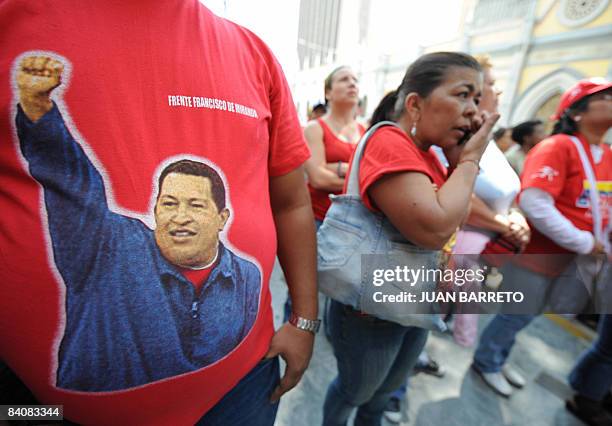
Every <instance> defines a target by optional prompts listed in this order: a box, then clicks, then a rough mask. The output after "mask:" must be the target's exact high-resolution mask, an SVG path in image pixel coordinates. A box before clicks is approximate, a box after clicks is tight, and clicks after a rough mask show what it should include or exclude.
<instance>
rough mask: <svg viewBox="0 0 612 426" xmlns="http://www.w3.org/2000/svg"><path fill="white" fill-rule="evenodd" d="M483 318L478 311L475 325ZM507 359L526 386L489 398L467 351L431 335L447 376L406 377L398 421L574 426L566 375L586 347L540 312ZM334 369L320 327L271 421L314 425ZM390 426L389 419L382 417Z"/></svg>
mask: <svg viewBox="0 0 612 426" xmlns="http://www.w3.org/2000/svg"><path fill="white" fill-rule="evenodd" d="M271 288H272V297H273V304H274V312H275V322H276V323H277V324H280V321H281V315H282V304H283V303H284V300H285V298H286V287H285V284H284V281H283V278H282V273H281V272H280V268H278V265H277V267H276V268H275V271H274V274H273V276H272V280H271ZM488 320H489V317H488V316H484V315H483V316H482V318H481V322H480V327H481V329H482V327H483V326H484V325H486V323H487V321H488ZM517 340H518V341H517V345H516V346H515V349H514V351H513V352H512V354H511V357H510V362H511V363H513V364H514V365H515V366H517V368H518V369H519V370H521V371H522V372H523V373H524V374H525V376H526V377H527V378H528V384H527V386H526V387H525V389H523V390H521V391H517V392H516V393H515V394H514V395H513V396H512V397H511V398H510V399H504V398H502V397H498V396H496V395H495V394H494V393H493V392H492V391H490V390H489V389H488V388H487V387H486V385H484V384H483V382H482V381H481V379H480V378H479V377H478V376H476V375H475V374H474V373H472V372H471V371H470V370H469V365H470V363H471V356H472V350H471V349H466V348H462V347H460V346H458V345H456V344H454V343H453V340H452V337H451V336H450V335H447V334H431V335H430V338H429V340H428V342H427V350H428V352H429V354H430V355H431V356H432V357H433V358H434V359H436V360H437V361H438V362H439V363H440V364H441V365H443V366H444V367H445V368H446V370H447V374H446V376H445V377H444V378H442V379H438V378H435V377H431V376H426V375H424V374H419V375H417V376H414V377H413V378H412V379H411V381H410V386H409V391H408V399H407V410H405V412H404V421H403V422H402V423H401V424H402V425H403V426H407V425H418V426H429V425H432V426H435V425H445V426H453V425H461V426H466V425H469V426H478V425H482V426H491V425H517V426H518V425H521V426H523V425H530V426H532V425H533V426H547V425H555V426H557V425H559V426H570V425H576V426H578V425H581V424H582V423H581V422H579V421H578V420H576V419H575V418H574V417H572V415H571V414H569V413H568V412H567V411H566V410H565V408H564V401H563V398H564V397H565V396H567V395H569V392H570V391H569V388H568V387H567V385H566V380H565V378H566V376H567V374H568V372H569V371H570V369H571V367H572V365H573V363H574V360H575V359H576V358H577V356H578V355H579V354H580V353H581V352H582V350H583V349H584V348H585V347H586V346H587V342H586V341H584V340H581V339H578V338H575V337H573V336H571V335H570V334H568V333H567V332H566V331H565V330H563V329H562V328H560V327H559V326H558V325H557V324H555V323H553V322H552V321H551V320H549V319H548V318H545V317H540V318H539V319H537V320H536V321H534V323H532V324H531V325H530V326H529V327H528V328H527V329H526V330H524V331H523V332H522V333H521V334H520V335H519V336H518V339H517ZM335 375H336V362H335V359H334V357H333V354H332V351H331V346H330V344H329V343H328V342H327V340H326V339H325V337H324V335H323V333H319V335H318V336H317V339H316V343H315V351H314V356H313V359H312V362H311V364H310V368H309V369H308V370H307V372H306V374H305V376H304V378H303V380H302V382H301V383H300V385H299V386H298V387H297V388H296V389H294V390H293V391H291V392H290V393H289V394H288V395H286V396H285V397H283V399H282V402H281V405H280V409H279V415H278V417H277V421H276V424H277V425H278V426H316V425H320V424H321V419H322V406H323V400H324V396H325V391H326V389H327V385H328V384H329V382H330V381H331V380H332V379H333V378H334V377H335ZM387 424H388V425H390V424H391V423H387Z"/></svg>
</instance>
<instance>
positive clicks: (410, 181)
mask: <svg viewBox="0 0 612 426" xmlns="http://www.w3.org/2000/svg"><path fill="white" fill-rule="evenodd" d="M498 118H499V115H498V114H494V115H491V116H489V117H488V118H487V119H486V120H485V122H484V124H483V125H482V126H481V127H480V129H479V130H478V132H476V134H475V135H474V136H472V138H471V139H470V140H469V141H468V142H467V143H466V144H465V146H464V147H461V152H460V153H459V154H458V155H457V158H458V159H457V162H456V167H455V169H454V171H453V173H452V174H451V175H450V177H449V178H448V180H447V181H446V182H445V183H444V185H442V187H441V188H440V189H439V190H438V191H437V192H436V191H435V190H434V188H433V186H432V184H431V181H430V180H429V178H428V177H427V176H426V175H425V174H422V173H417V172H406V173H394V174H390V175H387V176H384V177H382V178H381V179H379V180H378V181H376V182H375V183H374V184H372V186H371V187H370V189H369V195H370V197H371V199H372V200H373V201H374V202H375V203H376V205H377V206H378V208H379V209H380V210H382V212H383V213H384V214H385V215H386V216H387V217H388V218H389V220H390V221H391V223H392V224H393V225H394V226H395V227H396V228H397V229H398V230H399V231H400V232H401V233H402V235H403V236H404V237H406V239H408V240H409V241H411V242H412V243H414V244H416V245H418V246H420V247H424V248H430V249H441V248H442V247H443V246H444V244H446V242H447V241H448V240H449V238H450V237H451V236H452V234H453V233H454V232H455V231H456V230H457V227H458V226H459V225H460V224H461V222H462V221H463V220H464V218H465V216H466V215H467V212H468V207H469V203H470V200H471V198H472V191H473V188H474V182H475V180H476V175H477V174H478V170H479V166H478V162H479V161H480V157H481V156H482V154H483V152H484V149H485V147H486V144H487V143H488V136H489V133H490V132H491V129H492V127H493V125H494V124H495V122H496V121H497V119H498ZM449 161H450V159H449ZM451 164H452V163H451Z"/></svg>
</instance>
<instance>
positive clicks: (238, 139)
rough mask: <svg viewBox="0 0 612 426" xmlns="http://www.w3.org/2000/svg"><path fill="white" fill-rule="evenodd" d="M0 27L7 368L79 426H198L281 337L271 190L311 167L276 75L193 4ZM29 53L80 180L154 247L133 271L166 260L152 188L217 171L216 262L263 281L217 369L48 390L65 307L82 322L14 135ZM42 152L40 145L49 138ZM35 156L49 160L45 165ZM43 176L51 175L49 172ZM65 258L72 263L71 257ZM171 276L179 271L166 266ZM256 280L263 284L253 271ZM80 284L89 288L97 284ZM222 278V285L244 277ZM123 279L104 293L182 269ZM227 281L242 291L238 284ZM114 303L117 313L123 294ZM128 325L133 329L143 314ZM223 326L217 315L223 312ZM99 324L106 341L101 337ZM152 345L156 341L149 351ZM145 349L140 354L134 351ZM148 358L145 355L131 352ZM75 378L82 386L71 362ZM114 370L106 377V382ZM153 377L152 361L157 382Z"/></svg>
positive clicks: (0, 309) (63, 10)
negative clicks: (188, 168)
mask: <svg viewBox="0 0 612 426" xmlns="http://www.w3.org/2000/svg"><path fill="white" fill-rule="evenodd" d="M0 27H2V28H3V31H2V33H3V34H2V39H1V41H0V58H1V60H0V64H1V65H0V82H1V83H2V84H1V85H0V106H1V108H2V114H1V117H2V118H1V120H0V140H2V141H3V143H0V188H1V189H0V211H2V215H1V216H0V230H1V231H0V282H1V283H2V284H1V285H0V359H2V360H3V361H4V362H6V363H7V364H8V365H9V366H10V367H11V368H12V369H13V370H14V371H15V372H16V373H17V374H18V375H19V376H20V377H21V379H22V380H23V381H24V382H25V383H26V384H27V385H28V387H29V388H30V389H31V390H32V391H33V392H34V394H35V395H36V396H37V398H38V399H39V400H40V401H41V402H42V403H45V404H63V405H64V415H65V416H66V418H68V419H70V420H72V421H74V422H78V423H85V424H112V423H116V421H117V419H121V422H122V423H125V424H151V425H153V424H193V423H194V422H196V421H197V420H198V419H199V418H201V417H202V415H203V414H204V413H206V412H207V411H208V410H209V409H210V407H212V406H213V405H214V404H215V403H216V402H217V401H219V399H220V398H221V397H222V396H223V395H224V394H226V393H227V392H228V391H229V390H230V389H231V388H232V387H233V386H235V384H236V383H238V381H239V380H240V379H241V378H242V377H244V376H245V375H246V374H247V373H248V372H249V371H250V370H251V369H252V368H253V367H254V366H255V365H256V364H257V363H258V362H259V361H260V360H261V358H262V357H263V356H264V355H265V353H266V352H267V350H268V347H269V343H270V339H271V337H272V335H273V332H274V329H273V321H272V310H271V296H270V291H269V288H268V282H269V278H270V274H271V271H272V267H273V264H274V258H275V254H276V231H275V227H274V222H273V217H272V211H271V209H270V202H269V191H268V188H269V180H270V177H273V176H280V175H283V174H286V173H288V172H290V171H292V170H294V169H295V168H297V167H298V166H299V165H300V164H302V163H303V162H304V161H305V160H306V159H307V158H308V157H309V151H308V148H307V146H306V144H305V142H304V139H303V134H302V132H301V129H300V125H299V121H298V118H297V115H296V112H295V108H294V103H293V100H292V98H291V95H290V91H289V88H288V85H287V83H286V80H285V78H284V75H283V73H282V70H281V67H280V65H279V64H278V63H277V61H276V59H275V58H274V56H273V55H272V53H271V52H270V50H269V49H268V48H267V47H266V46H265V45H264V43H263V42H262V41H261V40H259V39H258V38H257V37H256V36H255V35H253V34H252V33H250V32H249V31H248V30H246V29H244V28H242V27H240V26H238V25H236V24H234V23H231V22H229V21H226V20H224V19H221V18H218V17H216V16H215V15H213V14H212V13H211V12H210V11H209V10H208V9H206V8H205V7H204V6H203V5H202V4H200V2H198V1H196V0H187V1H186V0H180V1H179V0H166V1H153V2H129V1H124V2H82V1H76V0H57V1H55V2H53V4H52V5H49V4H47V3H44V2H20V1H12V0H7V1H4V2H3V3H2V6H1V7H0ZM30 54H31V55H40V56H47V57H51V58H54V59H55V60H57V61H59V62H61V63H62V64H63V66H64V72H63V75H62V84H61V86H60V87H58V88H57V89H55V90H54V91H53V92H52V95H51V97H52V99H53V100H54V101H55V103H56V104H57V106H58V108H59V111H60V112H61V116H62V117H63V119H64V121H65V123H66V127H67V128H68V129H69V132H70V134H72V136H73V137H74V139H75V140H76V142H77V146H78V147H80V148H77V150H76V151H79V152H80V154H78V153H77V154H78V155H80V158H81V159H84V158H87V159H88V161H89V162H90V163H91V164H90V167H89V169H88V170H89V171H95V172H96V173H97V174H98V176H101V178H102V179H101V180H99V182H97V184H101V183H103V184H104V191H105V197H102V198H101V199H97V200H94V201H95V202H96V203H100V202H101V200H102V199H103V198H105V202H106V204H107V205H108V209H110V210H109V211H110V212H112V216H114V217H116V218H122V219H121V223H122V224H125V225H126V227H128V226H133V227H138V229H139V230H141V235H140V234H139V235H131V234H128V235H119V234H117V235H116V236H117V238H118V239H121V240H126V241H127V242H129V243H130V244H132V245H137V244H139V241H140V240H137V239H138V238H141V239H143V241H144V239H147V241H148V242H149V244H150V245H149V248H150V250H149V251H147V252H144V251H143V252H142V253H133V256H134V257H133V259H134V260H135V261H136V262H142V261H143V259H144V258H148V257H155V258H156V259H157V261H159V262H161V263H163V259H162V257H161V256H160V255H159V252H157V251H156V248H155V241H154V240H153V239H152V237H151V235H152V233H153V228H154V220H153V218H154V217H155V212H154V211H153V207H154V205H155V203H156V199H155V196H156V193H157V189H158V188H157V178H158V175H159V172H160V170H161V169H162V168H163V166H165V165H166V164H168V163H169V162H170V161H174V160H177V159H185V158H188V159H191V160H194V161H198V162H203V163H207V164H209V165H212V167H213V168H215V169H216V170H217V171H219V173H220V175H221V177H222V179H223V182H224V184H225V191H226V201H227V202H226V207H227V208H228V210H229V219H228V220H227V223H226V224H225V226H224V228H223V231H222V232H221V234H220V239H221V241H222V243H223V244H224V247H225V248H226V249H227V250H226V251H225V252H224V253H226V254H227V256H228V257H227V259H228V262H229V260H232V259H233V261H235V262H238V263H237V264H240V265H243V266H244V265H247V266H249V265H250V266H249V268H250V269H248V268H246V267H245V268H246V269H244V271H247V270H248V271H250V272H249V273H251V275H252V276H254V275H257V276H258V277H259V278H258V280H259V281H260V285H258V286H257V287H258V288H259V289H260V290H258V291H259V294H258V295H256V297H258V305H257V304H256V305H255V306H256V307H257V306H258V312H257V313H256V319H255V320H254V324H253V325H252V327H251V328H250V329H249V330H247V334H246V335H245V337H244V339H243V340H242V341H241V342H240V343H239V344H237V346H235V347H234V349H233V350H231V351H230V352H229V353H227V355H225V356H224V357H223V358H221V359H219V360H218V361H216V362H214V363H212V364H210V365H207V366H204V367H202V368H197V367H195V369H193V370H191V371H187V372H185V373H183V374H179V375H174V376H170V377H166V378H162V379H159V380H154V381H152V382H150V383H145V384H144V385H140V386H136V387H133V388H127V389H119V390H116V391H109V392H88V391H84V392H81V391H74V390H68V389H63V388H60V387H58V386H56V380H58V377H57V375H58V363H59V362H61V354H60V355H58V352H59V348H60V346H61V343H62V339H63V337H64V336H63V335H64V331H65V329H66V327H67V326H68V325H69V321H70V315H73V316H75V315H76V314H75V312H76V313H78V310H79V309H85V310H86V309H88V307H87V306H86V304H82V305H78V304H73V305H72V308H74V311H75V312H73V313H69V312H67V308H66V306H67V301H66V300H67V299H66V294H67V292H68V291H67V287H66V286H67V285H68V284H67V283H68V282H69V281H70V280H71V279H72V277H71V276H69V275H64V274H63V273H60V272H58V271H61V268H59V267H58V266H57V263H58V262H59V258H58V257H56V250H58V252H59V251H61V249H62V247H60V246H56V244H55V243H56V242H57V241H55V240H53V232H52V231H50V225H49V221H48V215H47V213H48V211H47V210H48V209H49V207H48V206H47V207H46V204H45V203H46V202H49V200H48V199H46V198H45V195H44V194H45V192H44V191H46V190H47V189H48V188H45V187H44V184H43V183H41V181H40V180H39V179H41V178H40V176H38V177H35V176H33V175H32V173H31V171H30V170H31V168H32V167H34V166H36V167H40V165H35V164H34V163H33V162H32V161H31V160H29V159H28V158H25V157H24V154H23V147H21V146H20V140H19V138H18V136H17V130H18V128H17V127H18V126H17V125H16V124H15V118H16V115H17V108H16V104H17V102H18V96H17V89H16V86H15V80H14V77H15V75H16V73H17V72H18V65H19V62H20V59H21V58H23V57H25V56H28V55H30ZM60 133H61V132H60ZM38 142H41V145H43V148H45V147H44V142H45V141H38ZM54 142H55V141H54ZM50 143H51V142H50ZM76 151H75V152H76ZM75 155H76V154H75ZM39 158H40V159H42V160H43V161H45V157H44V156H40V157H39ZM47 166H50V167H51V168H53V164H47ZM94 178H95V176H93V175H88V174H87V173H85V174H77V175H74V176H66V179H62V178H61V177H59V179H57V180H56V182H57V183H58V185H59V186H58V188H60V189H58V188H51V190H56V191H60V192H61V191H64V190H65V191H72V193H73V194H75V193H76V194H77V195H76V196H74V197H73V198H72V199H69V198H65V200H68V201H70V202H72V203H73V204H72V205H73V206H77V207H78V206H79V201H78V199H79V196H78V191H77V189H75V188H74V187H73V188H64V187H62V186H61V185H63V183H62V182H71V181H72V180H73V179H81V180H83V181H85V180H88V179H89V180H91V179H94ZM94 180H95V179H94ZM90 201H91V200H90ZM102 201H104V200H102ZM85 207H86V206H85V204H83V208H84V209H85ZM49 213H50V212H49ZM90 219H91V218H90V217H88V216H87V215H86V214H82V215H81V214H79V213H78V212H77V213H76V214H74V212H72V211H71V212H66V220H67V221H75V222H71V223H76V224H77V225H79V226H80V224H81V223H82V222H87V221H90ZM180 232H183V236H181V235H178V236H174V237H173V238H176V239H181V238H184V234H187V231H184V230H183V231H180ZM80 237H81V238H80V239H81V240H82V242H79V241H78V239H77V238H75V239H73V240H74V241H76V242H77V243H78V244H97V243H98V242H99V241H101V239H102V237H104V236H103V235H98V234H97V233H92V234H87V235H82V236H80ZM73 240H71V241H73ZM105 241H106V240H105ZM117 242H118V240H114V241H111V243H112V244H116V243H117ZM59 243H61V241H59ZM60 245H61V244H60ZM80 247H83V246H80ZM71 249H73V250H75V253H77V254H78V247H71ZM230 252H231V254H230ZM128 254H129V253H128ZM98 255H99V256H100V257H99V259H100V260H101V261H105V262H106V261H108V259H109V258H110V257H109V256H111V257H112V256H113V255H114V253H112V251H108V247H104V246H103V247H101V250H100V251H99V254H98ZM64 260H66V262H67V263H70V261H71V259H70V258H65V259H64ZM118 260H120V261H121V262H122V263H121V267H119V266H118V267H117V268H118V269H117V271H116V272H117V274H122V272H123V271H122V270H121V268H123V267H125V268H131V267H132V265H130V263H129V262H127V261H125V260H122V259H118ZM228 264H231V262H230V263H228ZM94 266H95V265H94ZM168 268H170V269H172V268H171V265H170V266H168V265H167V264H166V269H168ZM253 270H255V271H259V274H252V272H253ZM86 272H87V271H85V273H84V274H82V277H83V279H84V280H96V279H97V278H96V277H95V276H92V275H91V274H87V273H86ZM228 272H229V274H228V276H230V277H233V278H235V276H237V275H236V274H231V272H232V271H231V270H229V271H227V270H226V273H228ZM123 276H124V277H125V278H124V280H125V281H124V282H123V281H122V280H119V281H117V282H112V283H110V282H109V283H107V284H109V285H111V284H112V286H114V287H116V288H125V289H126V290H130V284H131V283H132V282H136V281H138V280H143V279H145V278H150V279H151V282H152V283H153V282H156V284H151V286H154V285H155V286H157V287H156V289H157V290H158V291H160V294H162V293H161V289H162V287H161V286H160V285H159V284H160V283H164V282H167V281H166V280H168V279H171V280H174V281H176V280H180V277H181V275H180V273H179V272H178V270H177V273H176V274H174V273H166V274H165V275H164V276H160V274H159V273H158V271H156V270H147V269H145V270H141V272H140V274H137V273H134V274H132V273H131V272H128V270H127V269H126V271H125V272H124V273H123ZM211 276H212V275H211ZM139 282H140V281H139ZM99 284H104V283H103V282H100V283H99ZM234 284H237V285H238V287H240V284H241V283H240V282H237V283H234ZM185 285H186V287H185V288H187V289H189V287H190V286H189V285H188V284H187V283H186V284H185ZM122 286H123V287H122ZM145 288H146V287H145ZM176 289H177V287H176V286H169V287H168V290H169V291H170V290H172V291H176ZM100 290H101V291H102V290H103V291H107V288H106V287H101V288H100ZM217 290H219V289H218V288H215V291H217ZM219 291H220V290H219ZM224 291H225V290H224ZM101 294H102V293H101ZM117 296H118V297H119V299H117V300H119V301H121V300H122V299H120V296H121V295H117ZM100 297H103V296H100ZM124 301H125V303H128V302H130V301H129V300H124ZM135 304H136V303H135ZM136 305H137V304H136ZM113 308H116V307H113ZM140 308H142V309H143V310H146V309H148V306H146V305H142V306H140ZM179 308H180V309H183V308H184V309H185V313H186V314H188V313H189V312H190V307H189V306H184V307H183V306H182V305H181V306H178V307H177V306H174V305H173V304H172V303H167V304H166V305H165V308H164V309H167V310H177V309H179ZM256 309H257V308H256ZM177 312H178V311H177ZM100 314H101V315H104V312H101V313H100ZM130 314H131V315H133V316H134V318H136V319H138V315H139V312H131V313H130ZM209 314H210V313H209ZM218 315H224V310H222V309H220V310H219V312H218ZM73 319H74V318H73ZM232 320H233V319H232V318H228V319H227V321H232ZM77 321H78V315H77ZM73 325H74V324H73ZM82 325H83V326H87V327H89V326H91V324H82ZM102 325H103V324H102V323H100V327H99V331H100V332H104V330H103V327H102ZM107 325H109V326H111V327H112V325H113V324H107ZM125 325H126V326H129V324H125ZM154 325H155V324H152V325H151V327H152V328H154ZM188 333H190V332H189V331H188V332H187V333H182V334H188ZM180 334H181V333H180V332H177V335H180ZM221 337H222V336H221ZM117 338H118V339H131V338H133V336H127V335H122V336H117ZM155 340H156V338H153V337H151V341H150V343H155V342H154V341H155ZM118 342H120V340H117V341H116V342H114V343H115V344H116V345H120V343H118ZM148 343H149V342H143V344H144V346H143V351H146V345H147V344H148ZM196 343H197V344H201V342H196ZM119 347H120V346H119ZM87 349H88V348H87V347H82V348H81V350H87ZM174 349H176V350H180V348H178V349H177V348H173V350H174ZM89 350H91V349H89ZM119 352H121V351H119ZM106 355H109V354H106ZM141 355H142V356H145V355H146V354H145V353H141V354H138V353H135V354H127V353H126V354H125V356H126V357H138V356H141ZM100 356H105V354H103V353H101V352H100ZM159 356H162V354H159ZM165 361H168V360H165ZM126 362H128V361H127V358H126ZM119 364H120V363H119ZM72 367H73V370H72V373H73V374H77V375H78V374H79V371H78V369H79V363H78V358H77V359H75V363H74V364H73V365H72ZM123 367H126V366H124V365H118V364H117V363H116V364H114V365H108V369H109V374H110V373H113V370H118V369H120V368H123ZM155 369H156V365H151V369H150V370H151V371H155Z"/></svg>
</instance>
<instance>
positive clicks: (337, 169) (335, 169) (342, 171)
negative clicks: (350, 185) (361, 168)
mask: <svg viewBox="0 0 612 426" xmlns="http://www.w3.org/2000/svg"><path fill="white" fill-rule="evenodd" d="M325 167H326V168H327V170H329V171H330V172H332V173H335V174H336V176H338V177H339V178H341V179H343V180H344V178H345V176H346V174H347V173H348V168H349V163H346V162H344V161H336V162H335V163H325Z"/></svg>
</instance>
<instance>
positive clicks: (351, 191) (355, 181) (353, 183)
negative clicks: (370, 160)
mask: <svg viewBox="0 0 612 426" xmlns="http://www.w3.org/2000/svg"><path fill="white" fill-rule="evenodd" d="M385 126H395V127H399V126H398V125H397V123H395V122H393V121H381V122H380V123H376V124H375V125H374V126H372V128H371V129H370V130H368V131H367V132H366V133H365V134H364V135H363V136H362V137H361V140H359V143H358V144H357V148H355V155H353V160H352V162H351V171H350V173H349V175H348V177H347V179H348V183H347V185H346V194H347V195H356V196H359V194H360V192H359V163H361V157H363V152H364V151H365V147H366V144H367V143H368V140H369V139H370V138H371V137H372V135H373V134H374V132H375V131H377V130H378V129H380V128H381V127H385Z"/></svg>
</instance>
